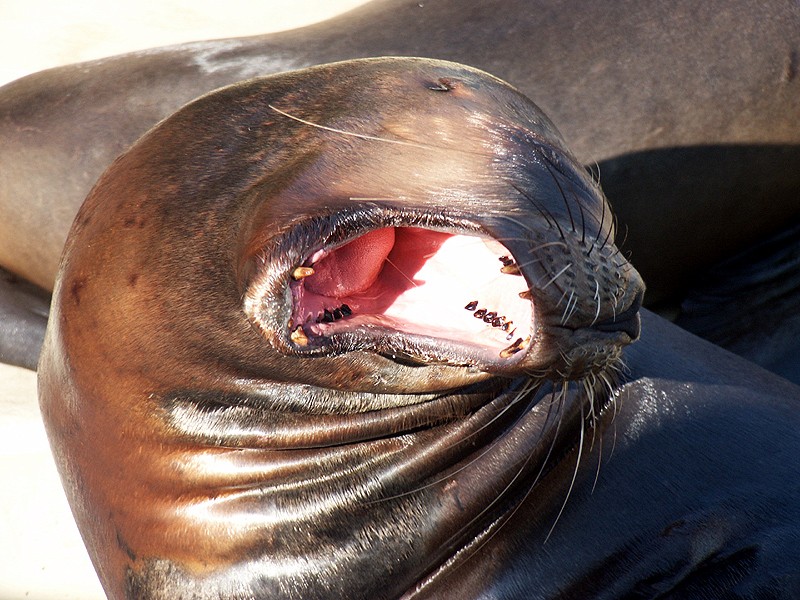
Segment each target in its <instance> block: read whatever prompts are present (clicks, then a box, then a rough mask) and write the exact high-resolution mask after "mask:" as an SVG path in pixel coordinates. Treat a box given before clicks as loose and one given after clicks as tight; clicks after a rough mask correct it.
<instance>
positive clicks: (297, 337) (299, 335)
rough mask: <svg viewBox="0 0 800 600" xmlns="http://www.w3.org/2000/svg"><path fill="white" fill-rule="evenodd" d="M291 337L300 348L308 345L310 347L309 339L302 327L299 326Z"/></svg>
mask: <svg viewBox="0 0 800 600" xmlns="http://www.w3.org/2000/svg"><path fill="white" fill-rule="evenodd" d="M289 337H290V338H291V339H292V341H293V342H294V343H295V344H297V345H298V346H306V345H308V338H307V337H306V333H305V331H303V327H302V326H300V325H298V326H297V329H295V330H294V331H293V332H292V335H290V336H289Z"/></svg>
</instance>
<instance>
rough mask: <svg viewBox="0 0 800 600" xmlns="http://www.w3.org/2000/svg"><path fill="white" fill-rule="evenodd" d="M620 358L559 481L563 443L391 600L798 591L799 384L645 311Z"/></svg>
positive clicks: (752, 595) (752, 597)
mask: <svg viewBox="0 0 800 600" xmlns="http://www.w3.org/2000/svg"><path fill="white" fill-rule="evenodd" d="M625 363H626V364H627V366H628V368H629V370H630V371H629V374H628V381H629V382H628V383H625V384H624V385H622V386H621V387H620V388H619V390H618V391H617V392H616V393H615V396H616V403H615V407H614V409H613V410H609V411H608V412H607V413H606V414H605V415H604V416H603V419H602V420H601V422H600V423H598V427H597V428H596V429H595V430H593V431H592V430H589V431H587V432H586V436H585V440H584V445H583V446H584V453H583V454H582V456H581V458H580V469H578V471H577V478H576V480H575V484H574V486H572V488H571V489H570V482H571V480H572V476H573V474H574V473H575V470H576V463H577V462H578V459H577V455H578V451H577V448H575V449H573V450H572V451H571V452H570V453H569V454H567V455H566V456H565V457H564V458H563V460H562V461H561V462H560V463H559V465H558V466H556V468H555V469H554V470H553V471H552V472H551V473H549V474H548V475H547V477H545V478H544V479H542V481H541V483H540V484H539V485H537V486H535V487H533V489H532V490H531V491H530V493H529V495H528V497H527V499H526V502H525V504H524V505H523V506H522V507H521V508H520V509H519V510H517V511H516V512H514V513H513V515H512V516H511V518H510V521H509V522H508V523H507V524H506V525H505V527H504V528H503V529H500V531H499V533H497V534H495V535H493V536H492V537H491V538H490V540H489V541H488V543H486V544H485V545H484V546H482V547H481V549H480V550H479V552H478V553H477V555H476V556H473V557H472V558H470V559H469V560H468V561H466V562H465V563H464V565H463V566H462V567H461V568H459V569H457V570H455V571H454V572H452V573H450V572H444V573H442V574H441V575H435V576H433V577H432V578H431V580H430V581H429V582H427V583H426V585H425V586H423V587H422V589H421V590H420V591H419V593H417V594H414V593H409V594H408V595H407V596H405V598H414V599H415V600H416V599H421V598H485V597H487V596H490V597H492V598H498V599H502V600H511V599H513V600H522V599H525V598H536V599H544V598H546V599H552V600H555V599H559V600H563V599H564V598H596V599H601V600H606V599H608V600H612V599H617V598H670V599H678V598H680V599H687V600H688V599H696V598H714V599H716V598H735V599H738V600H741V599H748V600H756V599H759V598H781V599H787V600H788V599H790V598H797V597H798V595H800V574H798V570H797V565H798V561H800V525H798V523H800V502H798V497H800V496H799V495H798V494H799V493H800V463H799V462H798V461H797V453H798V451H800V410H798V408H800V390H799V389H798V388H797V387H796V386H794V385H792V384H790V383H787V382H786V381H785V380H783V379H781V378H779V377H776V376H775V375H773V374H772V373H769V372H767V371H765V370H763V369H761V368H759V367H757V366H754V365H753V364H752V363H750V362H748V361H746V360H744V359H742V358H739V357H737V356H734V355H733V354H731V353H729V352H727V351H725V350H722V349H720V348H719V347H717V346H714V345H712V344H710V343H708V342H705V341H703V340H700V339H698V338H696V337H694V336H693V335H691V334H689V333H686V332H685V331H683V330H682V329H680V328H678V327H676V326H674V325H672V324H670V323H669V322H667V321H665V320H664V319H662V318H660V317H657V316H655V315H653V314H652V313H650V312H648V311H646V310H645V311H643V314H642V337H641V339H640V340H639V341H638V342H636V343H635V344H633V345H632V346H630V347H629V348H627V349H626V350H625ZM562 507H563V512H560V511H561V510H562ZM485 590H491V592H490V593H484V592H485Z"/></svg>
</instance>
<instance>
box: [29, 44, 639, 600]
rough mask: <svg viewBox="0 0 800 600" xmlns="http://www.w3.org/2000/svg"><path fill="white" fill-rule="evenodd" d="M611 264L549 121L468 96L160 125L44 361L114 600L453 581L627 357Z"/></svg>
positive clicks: (420, 76)
mask: <svg viewBox="0 0 800 600" xmlns="http://www.w3.org/2000/svg"><path fill="white" fill-rule="evenodd" d="M378 106H379V107H380V110H377V108H376V107H378ZM613 235H614V231H613V223H612V218H611V214H610V211H609V209H608V206H607V204H606V203H605V200H604V198H603V196H602V193H601V192H600V190H599V188H598V187H597V185H596V184H595V183H594V181H593V180H592V179H591V178H590V177H589V175H588V174H587V173H586V171H585V170H584V169H583V168H582V167H581V166H580V165H579V164H578V163H577V162H576V161H575V160H574V158H572V156H571V155H570V154H569V153H568V151H567V150H566V149H565V148H564V147H563V142H562V140H561V138H560V136H559V134H558V133H557V132H556V130H555V129H554V127H553V126H552V124H551V123H550V122H549V120H548V119H547V118H546V117H545V116H544V115H543V114H542V113H541V112H540V111H539V110H538V109H537V108H536V107H535V106H534V105H533V104H531V103H530V101H528V100H527V99H526V98H525V97H524V96H522V95H521V94H520V93H519V92H517V91H516V90H514V89H513V88H511V87H509V86H507V85H506V84H503V83H502V82H501V81H499V80H497V79H494V78H492V77H490V76H488V75H486V74H484V73H481V72H479V71H475V70H472V69H469V68H467V67H461V66H458V65H453V64H450V63H443V62H437V61H427V60H422V59H372V60H363V61H354V62H346V63H337V64H333V65H326V66H321V67H315V68H312V69H308V70H305V71H299V72H294V73H289V74H284V75H278V76H273V77H269V78H264V79H256V80H253V81H251V82H245V83H242V84H238V85H234V86H231V87H228V88H223V89H221V90H219V91H217V92H215V93H213V94H210V95H208V96H205V97H203V98H201V99H199V100H197V101H195V102H193V103H191V104H189V105H187V106H186V107H185V108H183V109H182V110H180V111H178V112H177V113H176V114H175V115H173V116H172V117H170V118H169V119H167V120H166V121H164V122H162V123H161V124H160V125H159V126H158V127H156V128H154V129H153V130H152V131H151V132H150V133H148V134H147V135H146V136H144V137H143V138H142V139H141V140H140V141H139V142H138V143H137V144H136V145H134V146H133V147H132V148H131V149H130V150H129V151H127V152H126V153H125V154H123V155H122V156H121V157H120V158H119V159H118V160H117V161H116V162H115V163H114V165H113V166H112V167H111V168H110V169H109V170H108V171H107V172H106V173H105V174H104V175H103V177H102V178H101V179H100V180H99V181H98V183H97V185H96V186H95V188H94V189H93V191H92V193H91V194H90V196H89V197H88V198H87V200H86V202H85V203H84V205H83V206H82V208H81V210H80V212H79V214H78V216H77V218H76V220H75V224H74V227H73V230H72V232H71V234H70V238H69V240H68V243H67V246H66V248H65V252H64V258H63V261H62V267H61V273H60V276H59V281H58V283H57V285H56V289H55V292H54V304H53V309H52V310H53V312H52V316H51V319H50V324H49V326H48V333H47V337H46V340H45V346H44V350H43V354H42V360H41V362H40V378H39V382H40V383H39V385H40V400H41V404H42V411H43V416H44V419H45V424H46V427H47V429H48V433H49V436H50V439H51V443H52V445H53V449H54V454H55V456H56V462H57V464H58V467H59V471H60V473H61V477H62V480H63V482H64V485H65V488H66V490H67V495H68V497H69V499H70V503H71V506H72V508H73V511H74V513H75V516H76V520H77V522H78V525H79V527H80V529H81V531H82V535H83V537H84V540H85V542H86V544H87V547H88V549H89V552H90V555H91V556H92V559H93V561H94V563H95V566H96V568H97V571H98V573H99V575H100V579H101V581H102V583H103V586H104V588H105V590H106V591H107V593H108V594H109V596H110V597H111V598H125V597H127V598H171V599H174V598H184V597H185V598H189V597H192V598H253V597H257V598H282V597H286V598H298V597H301V598H316V597H325V598H339V597H341V598H362V597H363V598H379V597H386V598H392V597H398V596H400V595H402V594H404V593H407V592H409V590H411V589H413V587H414V586H415V585H416V584H417V583H418V582H419V581H421V580H422V579H423V578H425V577H426V576H427V575H429V574H431V573H432V572H433V571H436V570H437V569H440V568H444V569H445V570H446V569H447V568H448V567H446V565H448V564H454V563H453V561H455V562H458V561H459V560H460V558H461V557H463V556H465V555H467V554H469V551H470V545H471V544H473V543H475V542H477V541H479V540H480V539H481V536H482V533H481V532H482V531H483V530H484V529H485V528H487V527H489V528H492V527H496V526H497V525H498V524H499V523H500V522H501V521H502V520H503V519H504V518H505V517H504V515H506V514H508V510H509V507H510V506H512V505H513V504H514V503H515V502H516V501H517V500H518V494H519V493H521V492H524V491H525V490H527V489H528V488H529V487H530V485H531V484H532V482H534V481H536V479H537V477H538V475H539V474H541V473H543V472H545V471H546V470H549V469H550V468H551V467H552V465H553V464H555V463H556V462H557V460H558V458H560V457H561V456H562V454H563V452H565V451H566V450H567V449H568V448H570V447H571V446H572V445H573V444H575V443H576V440H577V439H579V438H580V435H581V433H580V432H581V431H582V430H583V427H584V421H585V420H586V419H590V420H591V419H593V418H596V416H597V414H598V413H599V412H600V411H601V410H602V409H603V407H604V405H605V402H606V401H607V392H606V393H605V394H603V393H601V392H602V389H604V388H605V386H606V385H609V384H608V381H609V378H610V376H611V375H610V373H612V372H613V369H615V368H616V366H617V360H618V358H619V355H620V352H621V348H622V347H623V346H625V345H626V344H628V343H630V342H631V341H632V340H634V339H635V338H636V337H637V336H638V333H639V316H638V308H639V305H640V303H641V298H642V294H643V285H642V283H641V279H640V278H639V276H638V274H637V273H636V271H635V270H634V269H633V268H632V267H631V266H630V265H629V264H628V263H627V261H626V260H625V259H624V258H623V257H622V256H621V255H620V253H619V251H618V250H617V249H616V248H615V246H614V245H613ZM572 379H576V380H581V381H584V385H583V387H581V388H580V389H579V391H578V392H577V393H569V394H568V393H567V392H566V389H564V390H562V389H561V384H559V385H558V386H557V387H556V391H555V392H554V393H553V394H552V396H548V397H546V398H542V397H541V394H540V395H538V396H537V389H538V388H539V386H541V385H542V384H543V382H545V381H547V380H556V381H558V382H561V381H567V380H572ZM564 385H565V386H566V384H564ZM598 390H599V391H598ZM354 574H357V575H354Z"/></svg>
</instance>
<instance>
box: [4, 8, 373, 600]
mask: <svg viewBox="0 0 800 600" xmlns="http://www.w3.org/2000/svg"><path fill="white" fill-rule="evenodd" d="M363 2H364V0H291V2H279V1H277V0H225V1H224V2H219V1H215V2H212V1H211V0H195V1H193V2H189V1H188V0H136V2H132V1H128V2H120V1H114V0H71V1H69V2H62V1H58V0H2V1H0V85H2V84H4V83H7V82H9V81H12V80H14V79H16V78H18V77H22V76H23V75H26V74H28V73H33V72H35V71H39V70H42V69H46V68H50V67H55V66H58V65H63V64H69V63H74V62H80V61H84V60H91V59H94V58H102V57H104V56H111V55H114V54H120V53H122V52H128V51H132V50H140V49H144V48H151V47H154V46H161V45H167V44H177V43H182V42H189V41H193V40H200V39H213V38H223V37H232V36H245V35H256V34H259V33H266V32H269V31H280V30H284V29H292V28H294V27H301V26H303V25H307V24H309V23H313V22H316V21H321V20H324V19H327V18H329V17H331V16H334V15H336V14H340V13H342V12H344V11H346V10H349V9H350V8H353V7H355V6H358V5H359V4H362V3H363ZM0 218H1V217H0ZM0 540H2V544H0V600H25V599H27V600H51V599H52V600H95V599H100V598H104V597H105V596H104V595H103V591H102V589H101V587H100V584H99V582H98V580H97V576H96V575H95V573H94V570H93V568H92V565H91V563H90V561H89V557H88V555H87V554H86V550H85V549H84V547H83V544H82V542H81V540H80V536H79V534H78V530H77V528H76V526H75V523H74V521H73V520H72V516H71V514H70V512H69V507H68V506H67V502H66V499H65V497H64V492H63V491H62V489H61V485H60V483H59V481H58V475H57V474H56V471H55V466H54V465H53V460H52V457H51V456H50V450H49V447H48V445H47V439H46V437H45V433H44V428H43V426H42V423H41V419H40V417H39V409H38V405H37V403H36V375H35V373H33V372H31V371H27V370H25V369H19V368H16V367H9V366H7V365H2V364H0Z"/></svg>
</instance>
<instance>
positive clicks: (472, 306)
mask: <svg viewBox="0 0 800 600" xmlns="http://www.w3.org/2000/svg"><path fill="white" fill-rule="evenodd" d="M464 308H466V309H467V310H475V309H476V308H478V301H477V300H473V301H472V302H470V303H469V304H467V305H466V306H465V307H464Z"/></svg>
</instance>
